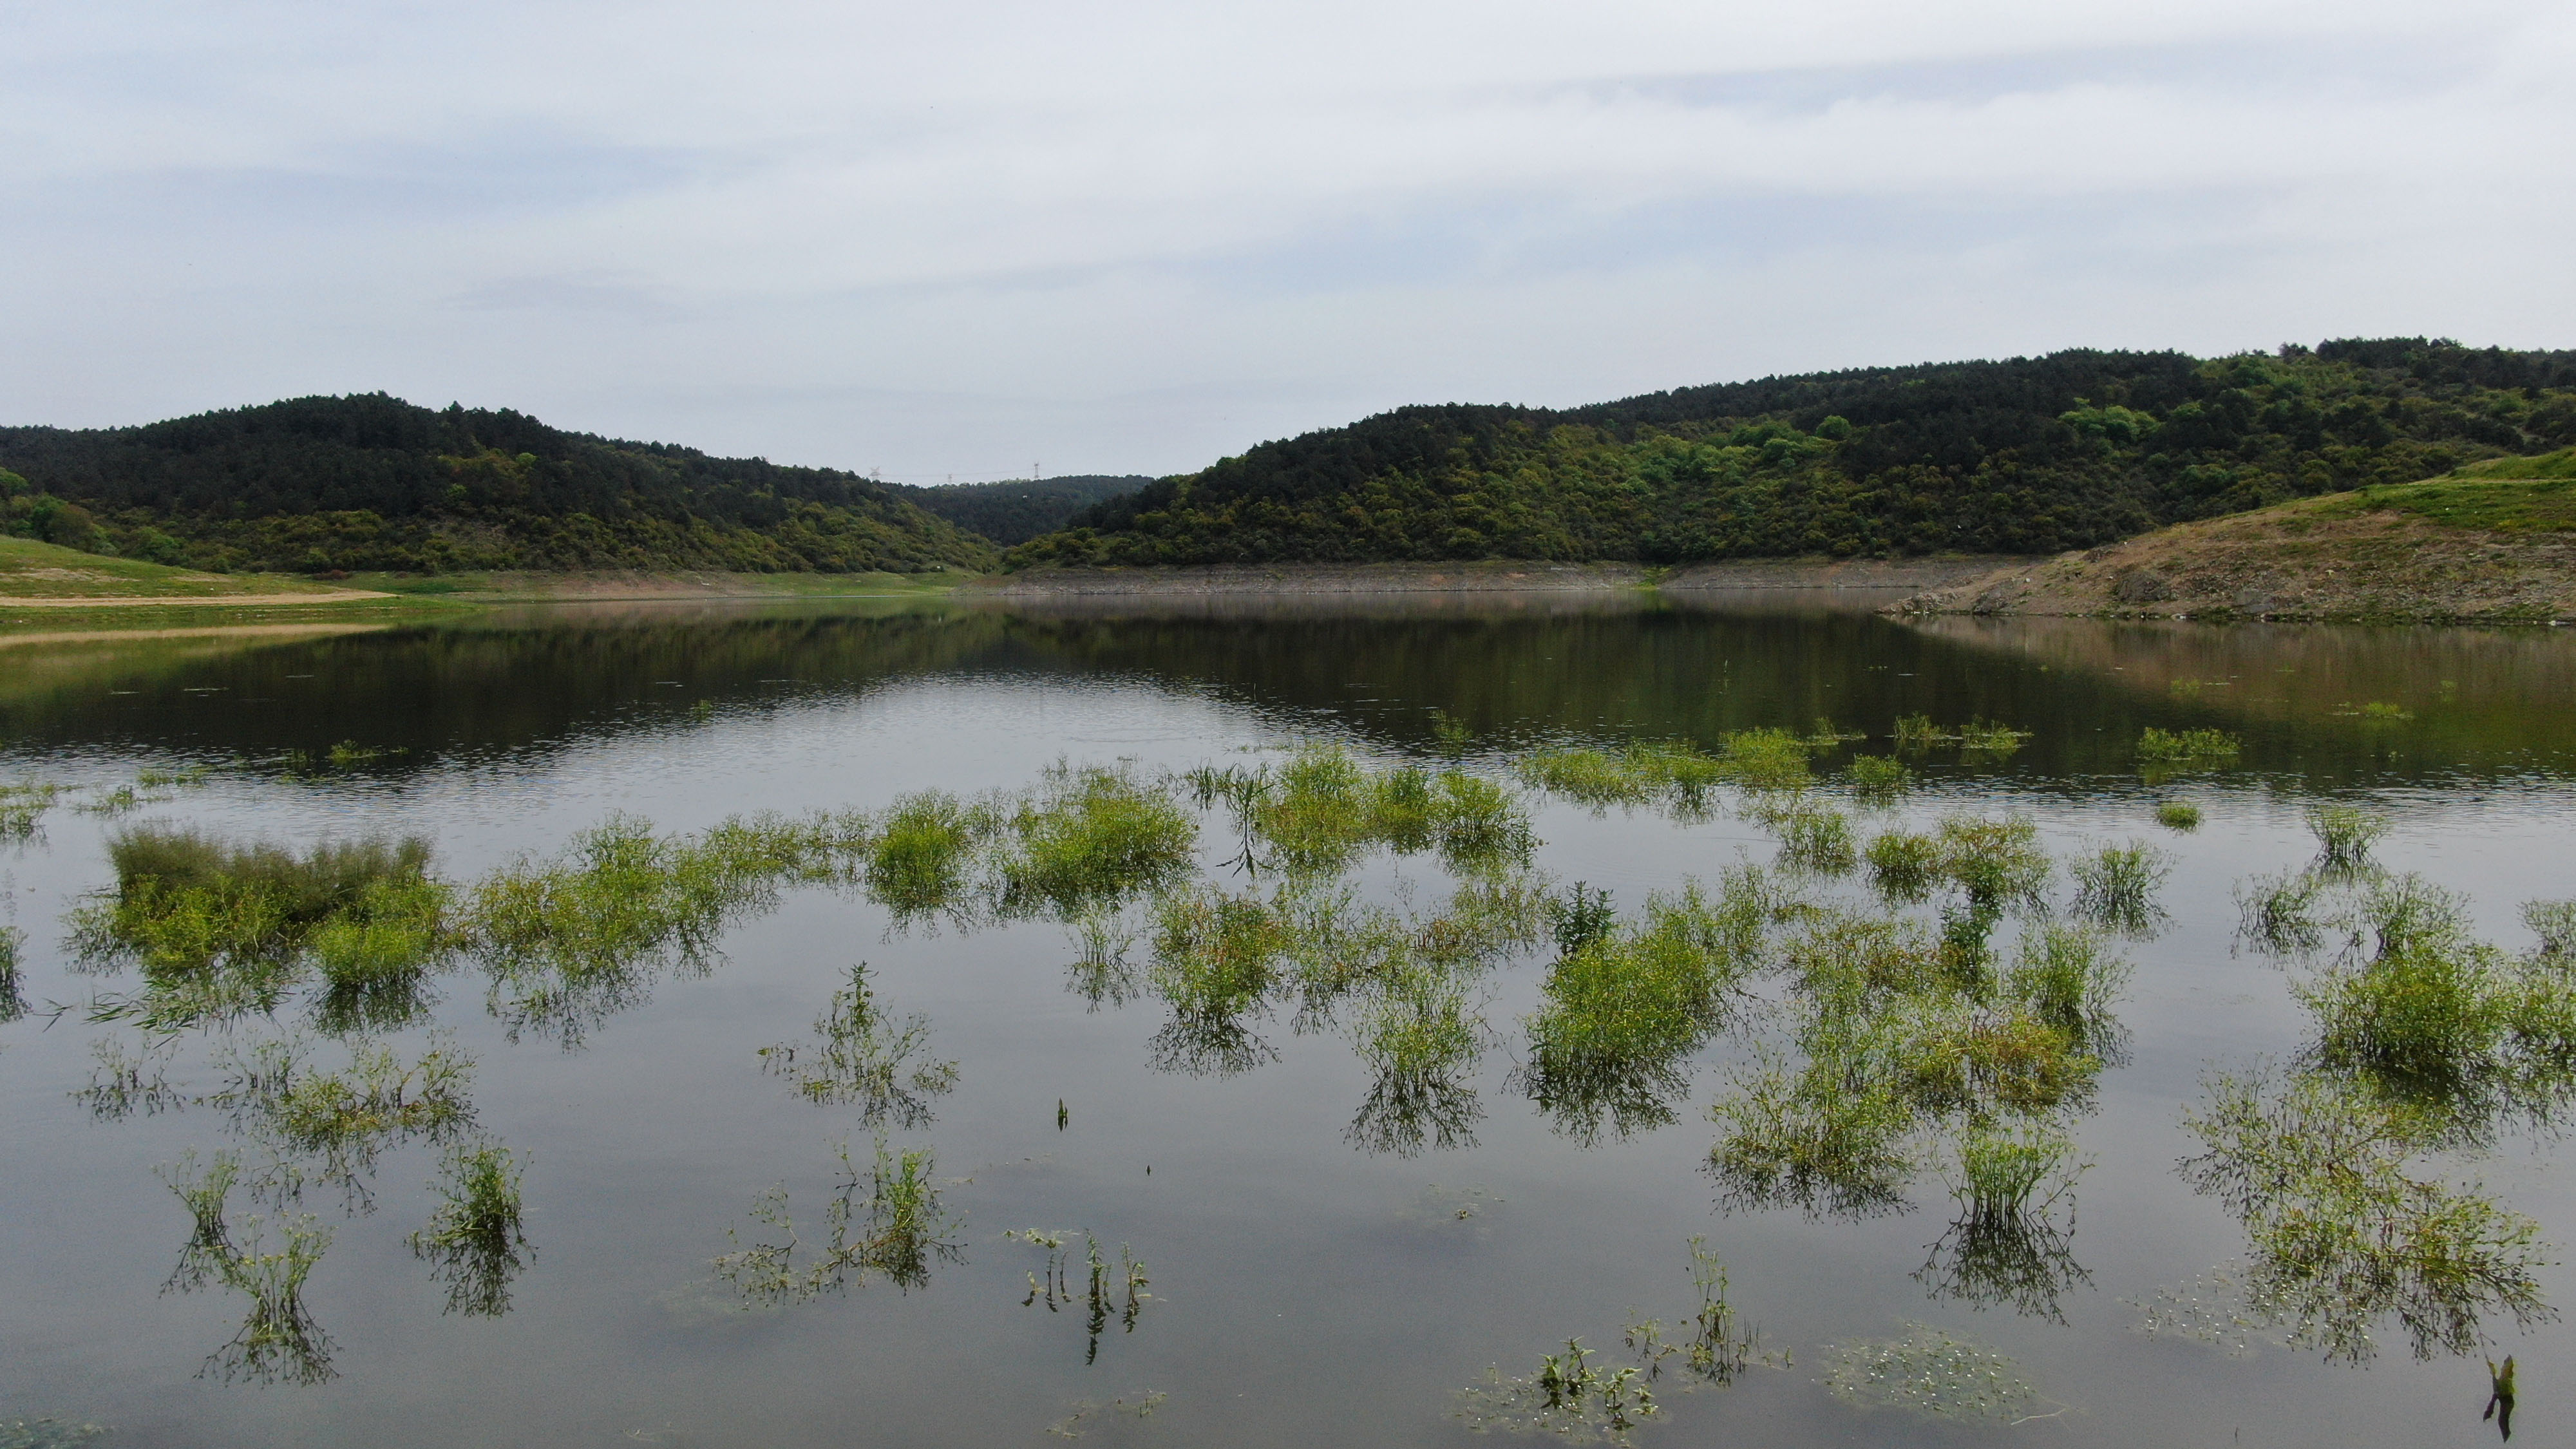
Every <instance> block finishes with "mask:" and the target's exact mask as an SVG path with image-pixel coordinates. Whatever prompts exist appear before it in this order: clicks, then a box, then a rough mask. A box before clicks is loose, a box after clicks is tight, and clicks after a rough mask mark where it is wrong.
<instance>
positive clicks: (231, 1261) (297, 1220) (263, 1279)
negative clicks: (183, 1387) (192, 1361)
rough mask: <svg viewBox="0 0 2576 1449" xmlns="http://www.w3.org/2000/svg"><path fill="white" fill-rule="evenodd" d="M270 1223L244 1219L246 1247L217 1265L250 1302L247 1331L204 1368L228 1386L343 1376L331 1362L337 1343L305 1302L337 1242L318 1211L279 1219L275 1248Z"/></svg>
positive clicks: (202, 1372) (227, 1283) (243, 1328)
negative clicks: (308, 1284)
mask: <svg viewBox="0 0 2576 1449" xmlns="http://www.w3.org/2000/svg"><path fill="white" fill-rule="evenodd" d="M267 1226H268V1223H267V1221H266V1220H264V1219H262V1218H260V1217H258V1216H256V1215H254V1216H252V1217H251V1218H249V1219H247V1220H246V1221H245V1222H244V1224H243V1229H244V1231H243V1233H242V1237H241V1246H240V1247H239V1248H238V1249H236V1250H233V1251H230V1252H228V1253H226V1254H225V1255H224V1257H223V1259H222V1261H221V1263H220V1264H219V1265H218V1267H219V1276H220V1277H221V1278H222V1280H223V1284H224V1286H225V1287H227V1288H230V1289H232V1290H233V1291H234V1292H237V1293H240V1294H242V1295H243V1296H244V1297H246V1298H248V1299H249V1300H250V1311H249V1313H247V1314H246V1315H245V1316H244V1317H243V1319H242V1326H241V1331H240V1332H239V1333H237V1334H235V1335H234V1336H233V1340H232V1342H230V1343H227V1344H225V1345H224V1346H223V1347H222V1348H219V1349H217V1350H215V1351H214V1352H213V1353H212V1354H209V1355H208V1356H207V1358H206V1362H205V1365H204V1366H203V1367H202V1368H200V1369H198V1370H197V1377H199V1378H205V1377H208V1376H209V1375H211V1376H213V1377H216V1378H220V1379H222V1380H223V1381H224V1382H226V1383H280V1382H283V1383H293V1384H306V1385H310V1384H318V1383H325V1382H328V1381H329V1380H331V1379H333V1378H336V1377H338V1371H337V1370H335V1369H333V1368H332V1367H331V1353H332V1349H333V1344H332V1342H331V1339H330V1336H329V1335H328V1334H325V1333H324V1332H323V1331H322V1325H321V1324H319V1323H317V1322H315V1321H314V1318H313V1314H312V1311H311V1310H310V1309H308V1308H306V1307H305V1305H304V1280H305V1279H306V1278H307V1277H310V1276H311V1275H312V1272H313V1265H314V1264H316V1263H318V1262H320V1261H321V1260H322V1254H323V1252H324V1251H325V1250H327V1249H328V1248H329V1247H330V1246H331V1230H330V1229H329V1228H326V1227H322V1226H319V1225H318V1224H317V1223H316V1222H315V1220H314V1218H313V1217H312V1215H311V1214H309V1213H308V1214H299V1215H297V1216H295V1217H280V1218H278V1219H277V1220H276V1224H275V1226H276V1228H277V1230H278V1236H279V1239H280V1241H279V1242H278V1244H277V1247H276V1248H275V1250H274V1251H271V1250H269V1247H268V1243H267V1237H266V1229H267Z"/></svg>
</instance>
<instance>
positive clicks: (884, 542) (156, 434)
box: [0, 393, 995, 573]
mask: <svg viewBox="0 0 2576 1449" xmlns="http://www.w3.org/2000/svg"><path fill="white" fill-rule="evenodd" d="M0 469H5V470H7V471H6V472H0V492H5V493H7V494H9V495H10V496H9V497H7V499H6V501H5V504H0V517H5V518H6V519H7V521H8V531H10V532H13V533H18V534H22V535H32V536H34V537H37V538H42V539H45V540H47V541H49V542H53V543H60V544H67V545H69V546H71V547H74V548H81V549H87V550H89V551H91V552H114V553H119V554H123V555H125V556H128V557H133V558H142V559H148V560H151V561H153V562H156V563H172V564H184V565H188V566H190V567H194V568H205V569H218V570H234V569H282V570H301V571H305V572H311V573H328V572H339V571H344V570H358V569H386V570H397V571H424V572H445V571H449V570H457V569H730V570H740V571H746V572H762V573H767V572H807V571H816V572H826V573H847V572H857V571H865V570H872V569H883V570H889V571H893V572H922V571H926V570H932V569H938V568H942V567H956V568H966V569H983V568H990V567H992V565H993V562H994V558H995V553H994V549H993V546H992V544H990V543H989V542H987V541H986V540H985V539H984V538H983V537H981V536H980V535H977V534H974V533H970V532H968V531H967V530H965V529H963V528H960V527H958V526H957V525H955V524H953V523H950V522H948V521H947V520H945V519H942V518H938V517H934V516H932V515H931V514H929V513H927V512H924V511H923V510H922V509H921V508H920V507H918V506H917V505H916V504H915V503H913V502H911V501H909V500H908V499H907V498H905V497H903V496H899V495H898V493H897V491H896V490H895V489H894V488H892V487H889V486H888V485H885V484H881V483H877V482H874V481H872V480H870V479H867V478H862V477H859V476H858V475H856V474H852V473H842V472H835V471H832V470H829V469H821V468H790V467H782V466H779V465H777V464H773V463H769V462H766V461H764V460H761V459H757V458H749V459H745V458H713V457H709V456H707V455H706V454H704V453H701V452H698V451H697V450H695V449H692V448H681V447H673V446H670V445H667V444H662V443H629V442H616V441H612V440H609V439H606V438H598V437H592V436H590V435H588V434H583V433H567V432H562V431H559V430H557V429H554V428H550V427H547V426H546V425H545V424H543V423H540V422H538V421H537V420H536V419H534V418H531V417H528V416H526V415H524V414H521V413H516V412H511V411H508V410H503V411H499V412H487V411H480V410H476V411H468V410H466V409H464V408H461V407H453V406H451V407H449V408H447V409H446V410H445V411H434V410H432V409H429V408H424V407H415V406H413V405H412V404H410V403H406V402H403V401H402V400H400V399H398V398H392V397H387V396H385V395H383V394H381V393H376V394H370V395H366V396H358V397H310V398H297V399H295V400H293V401H289V402H280V403H271V404H269V405H267V406H265V407H251V408H241V409H237V410H234V411H229V412H215V413H203V414H200V415H198V416H195V417H189V418H179V419H176V420H174V421H171V422H164V423H153V424H149V425H147V426H144V427H135V428H102V429H94V430H86V431H72V430H68V429H62V428H41V427H35V428H0Z"/></svg>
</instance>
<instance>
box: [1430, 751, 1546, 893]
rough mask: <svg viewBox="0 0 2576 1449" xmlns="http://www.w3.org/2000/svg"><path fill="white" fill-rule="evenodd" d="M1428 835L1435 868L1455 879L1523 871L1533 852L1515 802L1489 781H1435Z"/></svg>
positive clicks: (1533, 841) (1454, 775)
mask: <svg viewBox="0 0 2576 1449" xmlns="http://www.w3.org/2000/svg"><path fill="white" fill-rule="evenodd" d="M1430 831H1431V838H1432V843H1433V845H1434V847H1435V848H1436V849H1437V850H1438V851H1439V854H1440V861H1441V863H1442V864H1443V865H1446V866H1447V867H1449V869H1451V870H1452V871H1455V872H1457V873H1458V874H1461V875H1490V874H1492V873H1494V872H1497V871H1501V870H1508V869H1512V868H1516V867H1519V866H1524V865H1527V864H1528V863H1529V858H1530V852H1531V851H1532V850H1534V849H1536V848H1537V846H1538V838H1537V837H1536V836H1535V835H1533V834H1532V833H1531V832H1530V822H1529V815H1528V813H1527V812H1526V811H1524V810H1523V809H1522V808H1521V806H1520V804H1519V802H1517V801H1515V800H1514V799H1512V797H1511V796H1510V795H1509V794H1508V793H1506V792H1505V791H1504V790H1503V788H1502V787H1501V786H1500V785H1497V784H1495V783H1494V782H1493V781H1491V780H1487V779H1484V778H1481V777H1479V776H1476V775H1469V774H1464V773H1461V772H1459V771H1456V770H1447V771H1443V772H1442V773H1441V775H1440V777H1439V780H1438V782H1437V788H1436V791H1435V793H1434V795H1433V798H1432V802H1431V818H1430Z"/></svg>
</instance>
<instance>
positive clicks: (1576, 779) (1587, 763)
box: [1512, 749, 1656, 809]
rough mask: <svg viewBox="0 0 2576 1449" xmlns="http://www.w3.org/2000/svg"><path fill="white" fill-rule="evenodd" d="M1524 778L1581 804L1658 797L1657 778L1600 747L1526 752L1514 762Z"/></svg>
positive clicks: (1639, 802)
mask: <svg viewBox="0 0 2576 1449" xmlns="http://www.w3.org/2000/svg"><path fill="white" fill-rule="evenodd" d="M1512 769H1513V772H1514V773H1516V774H1518V775H1519V776H1520V777H1521V778H1522V779H1523V780H1526V781H1528V782H1529V783H1530V784H1532V785H1534V786H1536V787H1538V788H1539V789H1541V790H1545V791H1547V792H1548V793H1549V794H1551V795H1557V796H1562V797H1563V798H1565V799H1568V800H1572V801H1574V802H1575V803H1577V804H1580V805H1589V806H1592V807H1593V808H1595V809H1600V808H1603V807H1605V806H1610V805H1643V804H1645V803H1646V802H1647V801H1649V800H1651V799H1653V798H1654V797H1655V784H1656V782H1655V781H1653V780H1651V779H1649V778H1647V777H1645V776H1643V775H1640V774H1638V773H1636V772H1634V771H1632V770H1630V769H1629V768H1628V767H1627V764H1626V762H1625V761H1623V760H1622V759H1620V757H1618V756H1616V755H1612V754H1609V753H1606V752H1604V751H1601V750H1590V749H1583V750H1550V751H1546V752H1544V753H1540V754H1534V755H1524V756H1522V757H1521V758H1520V759H1518V760H1516V761H1514V762H1513V764H1512Z"/></svg>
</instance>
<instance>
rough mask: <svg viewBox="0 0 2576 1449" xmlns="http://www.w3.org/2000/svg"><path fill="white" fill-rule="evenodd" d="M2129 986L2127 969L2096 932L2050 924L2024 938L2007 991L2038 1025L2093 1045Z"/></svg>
mask: <svg viewBox="0 0 2576 1449" xmlns="http://www.w3.org/2000/svg"><path fill="white" fill-rule="evenodd" d="M2128 980H2129V963H2128V962H2126V961H2123V960H2121V959H2120V958H2119V957H2118V956H2115V955H2113V954H2112V953H2111V952H2110V951H2109V950H2108V949H2107V948H2106V947H2105V945H2104V944H2103V941H2102V938H2101V937H2100V936H2099V935H2097V934H2096V933H2095V932H2094V931H2092V930H2091V929H2089V928H2087V927H2084V926H2078V925H2056V924H2050V925H2041V926H2036V927H2033V928H2031V929H2028V930H2025V931H2024V932H2023V933H2022V938H2021V954H2020V959H2019V960H2018V961H2017V962H2016V963H2015V964H2014V966H2013V969H2012V971H2011V972H2010V974H2008V975H2007V976H2006V977H2005V978H2004V983H2003V985H2004V991H2005V994H2006V995H2008V996H2010V997H2012V998H2013V999H2014V1000H2016V1001H2019V1002H2022V1003H2023V1004H2025V1005H2026V1006H2028V1007H2029V1008H2030V1010H2031V1011H2032V1013H2033V1014H2035V1015H2036V1016H2038V1017H2039V1019H2040V1020H2042V1021H2045V1022H2047V1023H2048V1024H2049V1025H2051V1026H2054V1027H2056V1028H2057V1029H2058V1030H2060V1031H2062V1032H2065V1033H2066V1034H2067V1035H2068V1036H2070V1037H2072V1038H2073V1039H2075V1040H2076V1041H2079V1042H2094V1041H2098V1040H2100V1039H2101V1038H2102V1037H2103V1035H2104V1034H2105V1032H2106V1030H2107V1025H2108V1023H2109V1022H2110V1021H2111V1006H2112V1003H2113V1002H2115V1001H2116V1000H2117V999H2118V998H2119V994H2120V989H2121V988H2122V987H2123V986H2125V985H2127V984H2128Z"/></svg>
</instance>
